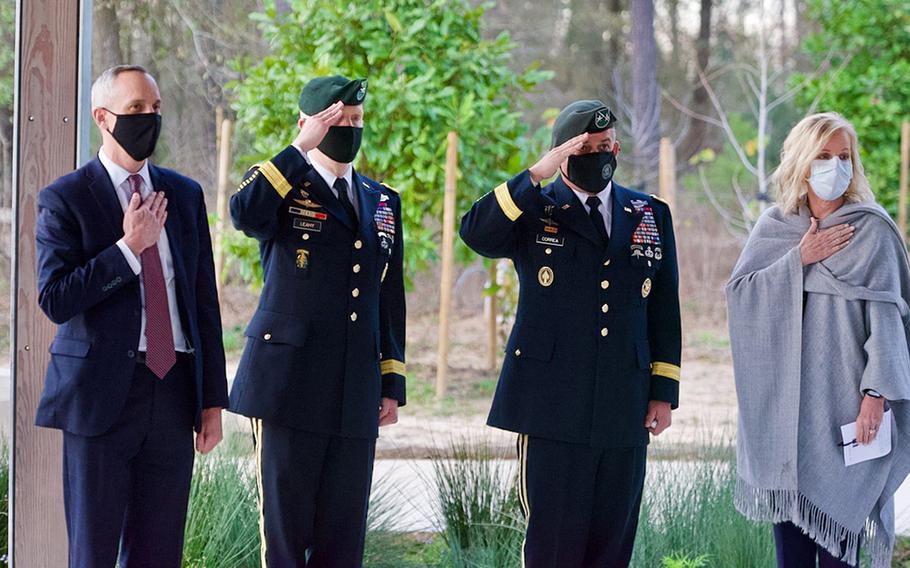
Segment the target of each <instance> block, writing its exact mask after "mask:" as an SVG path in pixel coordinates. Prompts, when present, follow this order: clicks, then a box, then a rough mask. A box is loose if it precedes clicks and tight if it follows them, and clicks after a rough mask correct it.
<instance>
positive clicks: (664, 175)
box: [657, 138, 676, 213]
mask: <svg viewBox="0 0 910 568" xmlns="http://www.w3.org/2000/svg"><path fill="white" fill-rule="evenodd" d="M658 180H659V189H658V192H657V193H658V195H660V198H661V199H663V200H664V201H666V202H667V203H668V204H669V205H670V211H672V212H673V213H676V150H675V149H674V148H673V143H672V142H670V139H669V138H661V139H660V174H659V178H658Z"/></svg>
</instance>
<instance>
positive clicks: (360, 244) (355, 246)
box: [354, 239, 363, 250]
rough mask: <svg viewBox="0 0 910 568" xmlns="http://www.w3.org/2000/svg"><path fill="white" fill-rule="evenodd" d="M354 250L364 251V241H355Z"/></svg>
mask: <svg viewBox="0 0 910 568" xmlns="http://www.w3.org/2000/svg"><path fill="white" fill-rule="evenodd" d="M354 248H355V249H357V250H360V249H362V248H363V241H361V240H360V239H357V240H356V241H354Z"/></svg>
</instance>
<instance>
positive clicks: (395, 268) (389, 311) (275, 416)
mask: <svg viewBox="0 0 910 568" xmlns="http://www.w3.org/2000/svg"><path fill="white" fill-rule="evenodd" d="M353 186H354V189H355V191H357V196H358V199H357V200H356V202H357V206H358V208H359V210H358V222H357V224H356V225H355V224H354V223H352V222H351V221H350V219H349V218H348V216H347V215H346V214H345V211H344V208H343V207H342V205H341V202H340V201H339V200H338V198H337V197H335V194H334V193H332V191H331V189H330V188H329V187H328V186H327V185H326V183H325V181H324V180H323V179H322V177H321V176H320V175H319V174H318V173H317V172H316V170H315V169H313V167H312V166H311V165H310V164H309V162H307V160H306V159H305V158H304V157H303V156H302V155H301V154H300V153H299V152H298V151H297V150H296V149H295V148H294V147H292V146H289V147H287V148H286V149H285V150H283V151H282V152H281V153H279V154H278V155H276V156H275V157H274V158H272V159H271V160H270V161H268V162H264V163H262V164H259V165H257V166H255V167H253V168H252V169H251V170H250V172H248V174H247V176H246V178H245V179H244V181H243V182H242V183H241V186H240V189H238V191H237V193H235V194H234V195H233V197H232V198H231V218H232V219H233V222H234V226H235V227H237V228H238V229H240V230H242V231H243V232H244V233H246V234H247V235H249V236H250V237H254V238H256V239H258V240H259V250H260V256H261V259H262V269H263V273H264V280H265V285H264V287H263V290H262V295H261V297H260V299H259V306H258V308H257V310H256V313H255V315H254V316H253V319H252V321H251V322H250V324H249V326H248V327H247V329H246V333H245V335H246V337H247V341H246V347H245V348H244V352H243V356H242V358H241V362H240V367H239V369H238V371H237V377H236V379H235V380H234V386H233V388H232V390H231V410H232V411H233V412H236V413H239V414H242V415H245V416H250V417H256V418H261V419H263V420H265V421H269V422H273V423H275V424H278V425H281V426H285V427H288V428H296V429H301V430H306V431H310V432H314V433H323V434H331V435H340V436H346V437H358V438H375V437H376V436H377V434H378V419H379V405H380V397H387V398H393V399H396V400H398V403H399V405H404V404H405V365H404V341H405V297H404V279H403V274H402V270H403V256H402V255H403V244H402V240H403V239H402V232H401V200H400V198H399V196H398V194H397V193H396V192H395V191H394V190H392V189H390V188H389V187H388V186H385V185H382V184H379V183H377V182H375V181H373V180H371V179H368V178H366V177H364V176H362V175H359V174H358V173H357V172H354V173H353Z"/></svg>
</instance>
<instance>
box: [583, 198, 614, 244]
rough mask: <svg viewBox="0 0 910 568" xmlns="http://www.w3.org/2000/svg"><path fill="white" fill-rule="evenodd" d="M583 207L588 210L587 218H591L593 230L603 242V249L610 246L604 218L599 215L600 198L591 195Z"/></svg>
mask: <svg viewBox="0 0 910 568" xmlns="http://www.w3.org/2000/svg"><path fill="white" fill-rule="evenodd" d="M585 205H587V206H588V208H589V209H590V211H589V212H588V216H589V217H591V222H592V223H594V229H595V230H596V231H597V234H598V235H600V240H601V241H603V244H604V247H606V246H607V245H609V244H610V236H609V235H607V224H606V223H605V222H604V217H603V215H601V214H600V198H599V197H597V196H596V195H592V196H591V197H589V198H588V199H587V201H585Z"/></svg>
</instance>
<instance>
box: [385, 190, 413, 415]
mask: <svg viewBox="0 0 910 568" xmlns="http://www.w3.org/2000/svg"><path fill="white" fill-rule="evenodd" d="M390 202H393V203H394V205H393V207H394V211H395V231H396V233H397V235H398V238H397V239H395V242H394V243H393V245H392V254H391V255H390V257H389V265H388V269H387V270H386V271H385V279H384V280H383V281H382V284H381V288H380V290H379V334H380V337H379V344H380V349H381V351H382V356H381V357H380V361H379V370H380V373H381V374H382V389H381V390H382V396H383V397H384V398H393V399H395V400H397V401H398V406H404V405H405V404H406V403H407V396H406V388H405V372H406V368H405V363H404V361H405V357H404V349H405V321H406V319H407V312H406V308H405V294H404V234H403V233H402V222H401V199H400V198H399V197H398V195H397V194H395V193H393V194H392V195H391V196H390Z"/></svg>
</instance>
